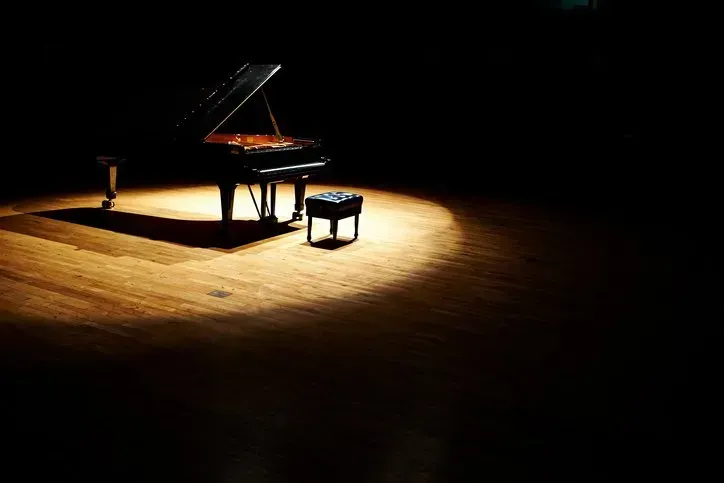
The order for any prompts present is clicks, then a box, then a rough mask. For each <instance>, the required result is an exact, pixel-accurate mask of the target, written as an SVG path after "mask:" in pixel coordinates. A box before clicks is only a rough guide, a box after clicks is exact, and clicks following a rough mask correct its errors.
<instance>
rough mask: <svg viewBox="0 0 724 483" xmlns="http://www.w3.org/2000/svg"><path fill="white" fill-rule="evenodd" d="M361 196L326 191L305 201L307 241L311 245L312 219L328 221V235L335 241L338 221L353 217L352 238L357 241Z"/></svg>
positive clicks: (344, 192) (362, 199)
mask: <svg viewBox="0 0 724 483" xmlns="http://www.w3.org/2000/svg"><path fill="white" fill-rule="evenodd" d="M362 201H364V198H363V197H362V195H358V194H356V193H348V192H346V191H328V192H326V193H320V194H318V195H314V196H310V197H309V198H307V199H306V200H305V204H306V205H307V217H308V218H309V223H308V224H307V241H308V242H309V243H312V219H313V218H324V219H326V220H329V222H330V225H329V233H330V234H331V235H332V239H334V240H336V239H337V227H338V222H339V220H342V219H344V218H349V217H350V216H354V238H355V239H357V229H358V228H359V215H360V213H362Z"/></svg>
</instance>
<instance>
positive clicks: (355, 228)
mask: <svg viewBox="0 0 724 483" xmlns="http://www.w3.org/2000/svg"><path fill="white" fill-rule="evenodd" d="M358 228H359V214H357V215H354V237H355V238H357V229H358Z"/></svg>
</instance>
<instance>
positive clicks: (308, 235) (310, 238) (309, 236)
mask: <svg viewBox="0 0 724 483" xmlns="http://www.w3.org/2000/svg"><path fill="white" fill-rule="evenodd" d="M308 218H309V222H308V223H307V241H308V242H310V243H311V242H312V217H311V216H309V217H308Z"/></svg>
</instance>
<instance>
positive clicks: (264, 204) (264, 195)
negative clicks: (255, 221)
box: [259, 183, 277, 223]
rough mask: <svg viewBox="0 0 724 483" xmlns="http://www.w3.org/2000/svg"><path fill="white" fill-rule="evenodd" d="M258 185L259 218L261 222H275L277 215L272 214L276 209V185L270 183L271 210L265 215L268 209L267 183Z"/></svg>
mask: <svg viewBox="0 0 724 483" xmlns="http://www.w3.org/2000/svg"><path fill="white" fill-rule="evenodd" d="M259 187H260V188H261V218H260V219H259V221H260V222H262V223H276V221H277V217H276V215H275V214H274V210H275V209H276V203H277V202H276V197H277V187H276V185H275V184H274V183H272V186H271V196H272V199H271V206H272V209H271V212H270V213H269V214H268V215H267V212H268V211H269V205H268V203H267V183H260V184H259Z"/></svg>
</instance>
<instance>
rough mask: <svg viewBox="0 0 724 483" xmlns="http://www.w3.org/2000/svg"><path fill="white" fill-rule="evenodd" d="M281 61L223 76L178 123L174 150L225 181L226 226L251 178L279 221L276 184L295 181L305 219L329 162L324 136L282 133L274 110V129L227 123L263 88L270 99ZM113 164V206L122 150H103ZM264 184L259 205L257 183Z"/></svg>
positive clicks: (109, 193) (270, 218) (270, 217)
mask: <svg viewBox="0 0 724 483" xmlns="http://www.w3.org/2000/svg"><path fill="white" fill-rule="evenodd" d="M280 67H281V66H280V65H279V64H246V65H244V66H242V67H241V68H240V69H238V70H237V71H236V72H235V73H234V74H232V75H231V76H229V77H228V78H227V79H225V80H223V81H222V82H221V83H220V84H219V85H218V86H217V87H216V88H214V89H211V92H210V93H209V94H208V95H205V97H204V98H203V99H202V100H201V102H200V103H199V104H198V105H197V106H196V108H195V109H193V110H192V111H191V112H189V113H187V114H186V115H185V116H184V117H183V119H181V120H180V121H178V123H177V124H176V126H175V127H174V128H173V145H174V151H175V150H179V151H178V152H179V153H184V155H189V153H191V156H193V157H194V158H195V159H197V160H198V162H199V163H200V164H202V165H203V169H204V170H210V171H211V173H212V176H213V178H214V180H215V182H216V184H217V186H218V187H219V194H220V198H221V221H222V227H228V224H229V222H230V221H231V220H232V217H233V213H234V194H235V191H236V187H237V186H239V185H241V184H245V185H247V186H248V188H249V193H250V194H251V196H252V199H253V200H254V205H255V206H256V209H257V213H258V214H259V221H260V222H265V223H268V222H270V223H274V222H277V217H276V213H275V210H276V184H277V183H281V182H293V183H294V195H295V203H294V212H293V215H292V220H301V219H302V211H303V210H304V199H305V190H306V184H307V179H308V178H309V177H310V176H312V175H314V174H316V173H319V172H321V171H322V170H324V169H325V168H326V167H327V164H328V162H329V160H328V159H327V158H326V157H325V156H322V144H321V142H320V141H319V140H313V139H300V138H295V137H290V136H282V135H281V133H280V131H279V128H278V126H277V123H276V120H275V119H274V115H273V114H272V112H271V108H269V104H268V102H267V108H268V111H269V116H270V118H271V124H272V125H273V128H274V134H240V133H234V132H226V131H225V130H224V123H226V122H227V120H228V119H229V118H230V117H231V116H232V115H233V114H234V113H235V112H236V111H237V110H238V109H239V108H240V107H241V106H242V105H243V104H244V103H245V102H246V101H247V100H248V99H249V98H250V97H251V96H253V95H255V94H256V93H257V91H259V90H261V95H262V96H263V97H264V101H265V102H266V101H267V99H266V95H265V94H264V91H263V89H262V86H263V85H264V84H265V83H266V82H267V81H268V80H269V79H270V78H271V77H272V76H273V75H274V73H275V72H277V71H278V70H279V69H280ZM97 160H98V161H99V162H101V163H103V164H105V165H107V166H108V185H107V189H106V198H107V199H106V200H104V201H103V203H102V206H103V208H105V209H111V208H113V207H114V206H115V202H114V201H113V200H114V199H116V197H117V192H116V178H117V169H118V164H119V162H122V161H124V160H125V158H123V157H119V156H98V157H97ZM257 184H258V185H259V186H260V190H261V199H260V203H259V204H258V205H257V202H256V199H255V198H254V193H253V191H252V186H253V185H257Z"/></svg>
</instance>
